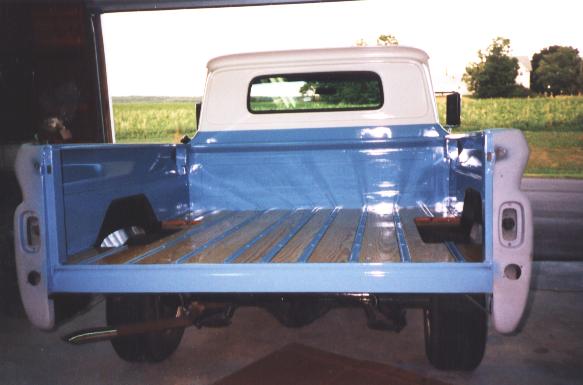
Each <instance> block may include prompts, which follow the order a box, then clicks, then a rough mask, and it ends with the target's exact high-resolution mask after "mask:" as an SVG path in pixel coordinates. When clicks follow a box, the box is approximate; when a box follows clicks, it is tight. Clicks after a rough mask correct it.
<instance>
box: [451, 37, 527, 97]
mask: <svg viewBox="0 0 583 385" xmlns="http://www.w3.org/2000/svg"><path fill="white" fill-rule="evenodd" d="M478 58H479V61H478V62H476V63H471V64H470V65H469V66H467V67H466V72H465V74H464V75H463V78H462V79H463V81H464V82H466V84H467V86H468V90H469V91H471V92H473V93H474V95H475V96H476V97H478V98H494V97H508V96H513V94H514V93H515V92H516V90H517V85H516V75H517V74H518V59H516V58H514V57H511V56H510V40H509V39H506V38H503V37H497V38H495V39H494V40H493V41H492V44H490V46H489V47H488V49H487V50H486V52H483V51H481V50H480V51H478Z"/></svg>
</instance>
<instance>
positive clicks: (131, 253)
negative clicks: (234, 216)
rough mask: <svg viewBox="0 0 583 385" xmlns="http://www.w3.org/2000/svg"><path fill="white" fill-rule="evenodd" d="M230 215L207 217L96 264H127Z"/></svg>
mask: <svg viewBox="0 0 583 385" xmlns="http://www.w3.org/2000/svg"><path fill="white" fill-rule="evenodd" d="M229 215H231V213H230V212H227V211H222V212H217V213H212V214H210V215H208V216H206V217H205V218H204V219H203V220H202V221H201V222H199V223H198V224H196V225H189V226H185V227H184V228H183V229H182V230H179V231H176V232H174V233H172V234H171V235H169V236H166V237H163V238H160V239H158V240H156V241H154V242H150V243H147V244H143V245H134V246H130V247H128V248H127V249H126V250H123V251H121V252H119V253H116V254H113V255H110V256H108V257H106V258H103V259H101V260H98V261H97V262H96V264H99V265H116V264H122V263H126V262H127V261H129V260H131V259H133V258H134V257H136V256H138V255H142V254H144V253H146V252H148V251H149V250H152V249H154V248H156V247H160V246H162V245H164V244H166V243H168V242H172V241H174V240H175V239H177V238H179V237H181V236H183V235H184V234H185V233H186V232H188V231H190V230H191V229H192V228H194V227H199V226H202V224H203V223H205V222H208V221H210V220H218V219H221V218H224V217H227V216H229Z"/></svg>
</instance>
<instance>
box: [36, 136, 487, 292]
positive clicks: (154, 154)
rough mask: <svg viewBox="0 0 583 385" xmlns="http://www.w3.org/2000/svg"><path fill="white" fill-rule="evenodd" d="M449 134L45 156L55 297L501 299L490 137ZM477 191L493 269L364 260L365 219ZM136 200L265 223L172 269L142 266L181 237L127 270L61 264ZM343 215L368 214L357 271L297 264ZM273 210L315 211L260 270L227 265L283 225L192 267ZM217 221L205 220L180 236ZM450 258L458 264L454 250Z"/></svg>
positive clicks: (405, 255) (264, 139)
mask: <svg viewBox="0 0 583 385" xmlns="http://www.w3.org/2000/svg"><path fill="white" fill-rule="evenodd" d="M446 134H447V133H446V132H445V131H444V130H443V129H442V128H441V127H440V126H438V125H402V126H391V127H343V128H320V129H289V130H288V129H286V130H257V131H226V132H199V133H198V134H197V135H196V136H195V137H194V139H193V140H192V141H191V143H189V144H188V145H58V146H45V147H44V149H43V154H44V157H45V159H44V162H45V163H46V165H51V166H52V170H53V172H52V173H51V174H47V175H45V176H44V177H43V183H44V191H45V207H46V213H45V223H46V224H47V227H48V229H51V230H53V231H50V230H49V232H48V234H47V235H46V241H47V250H48V265H49V266H48V269H47V270H48V273H47V279H48V281H49V282H48V286H49V290H50V291H51V292H95V293H107V292H396V293H397V292H398V293H401V292H402V293H406V292H409V293H416V292H452V293H454V292H458V293H468V292H491V290H492V271H491V269H492V265H491V261H492V245H491V242H492V235H491V231H488V229H489V228H491V226H492V212H491V211H492V191H491V189H492V180H491V179H492V165H491V162H488V161H487V159H486V153H487V152H489V151H490V152H491V151H492V149H491V133H489V132H486V133H478V134H468V135H464V136H457V137H446ZM458 149H459V151H458ZM468 188H473V189H475V190H477V191H479V192H480V193H481V194H482V197H483V201H484V213H485V216H484V219H485V224H484V225H485V228H486V231H485V249H484V250H485V262H484V263H459V264H453V263H449V264H447V263H445V264H442V263H431V264H427V263H397V264H395V263H392V264H391V263H383V264H365V263H358V260H359V254H360V249H361V246H362V241H363V237H364V230H365V227H366V219H367V208H368V210H371V211H373V210H375V209H376V210H378V209H379V208H386V207H392V208H394V207H397V206H399V207H404V208H408V207H414V206H417V205H418V202H421V203H422V204H423V205H424V206H426V207H427V208H428V209H429V210H435V209H436V207H438V205H443V204H444V202H452V201H454V202H455V200H457V201H462V200H463V197H464V193H465V191H466V190H467V189H468ZM137 194H144V195H145V196H146V198H147V199H148V201H149V202H150V204H151V205H152V208H153V211H154V214H155V215H156V217H157V218H158V219H159V220H166V219H172V218H176V217H179V216H183V215H186V214H187V213H190V212H197V213H200V212H208V211H213V210H232V211H235V212H238V211H242V210H252V211H257V214H256V215H255V216H252V217H249V218H247V219H246V220H244V221H242V222H241V223H239V224H238V225H234V226H232V227H231V228H230V229H228V230H227V231H225V232H223V233H221V234H219V235H217V236H216V237H214V238H213V239H211V240H210V241H209V242H207V243H205V244H204V245H201V246H199V247H197V248H196V249H194V250H192V251H191V252H189V253H187V254H185V255H183V256H181V257H180V258H179V259H178V260H177V261H176V263H175V264H171V265H136V263H137V262H139V261H141V260H143V259H144V258H146V257H149V256H151V255H154V254H156V253H158V252H160V251H162V250H163V249H165V248H168V247H172V246H173V245H175V244H177V243H178V242H180V240H176V241H173V242H169V243H166V244H165V245H163V246H160V247H158V248H156V249H154V250H151V251H149V252H147V253H144V254H142V255H139V256H136V257H135V258H133V259H132V260H131V261H129V263H128V264H127V265H116V266H102V265H66V264H64V263H65V262H66V260H67V257H68V256H71V255H73V254H75V253H77V252H80V251H84V250H86V249H88V248H90V247H92V246H93V245H95V243H96V241H97V240H96V235H97V233H98V232H99V229H100V226H101V223H102V221H103V218H104V216H105V212H106V210H107V207H108V206H109V204H110V202H111V201H112V200H114V199H118V198H123V197H127V196H132V195H137ZM446 204H449V203H446ZM340 207H342V208H343V209H359V210H361V216H360V218H359V223H358V227H357V230H356V234H355V237H354V240H353V245H352V249H351V253H350V257H349V261H350V262H352V263H348V264H339V263H327V264H319V263H314V264H307V263H301V262H307V261H308V260H309V258H310V256H311V254H312V252H313V251H314V250H315V249H316V247H317V246H318V243H319V242H320V240H321V239H322V237H323V236H324V234H325V233H326V231H327V230H328V229H329V227H330V226H331V224H332V223H333V221H334V219H335V218H336V215H337V214H338V208H340ZM274 209H280V210H286V211H287V212H288V215H291V213H292V212H296V210H306V214H305V215H304V216H302V218H301V219H300V220H299V221H298V222H297V223H296V224H295V226H294V227H293V228H292V229H291V230H290V231H289V232H288V233H287V234H286V235H285V236H283V237H282V238H281V239H280V240H279V242H278V243H277V244H276V245H274V246H273V247H272V248H271V249H270V250H269V251H268V252H267V253H266V254H265V255H263V256H261V259H260V262H259V263H255V264H238V263H230V262H237V258H238V257H240V256H241V255H242V254H243V253H244V251H245V250H248V249H249V248H250V247H252V246H253V245H255V244H257V242H259V241H260V240H261V239H263V238H264V237H265V236H267V235H268V234H269V233H271V232H272V231H275V230H276V229H277V228H278V226H280V225H281V224H282V223H283V221H284V220H285V218H287V217H285V216H282V217H281V218H279V219H278V220H275V222H274V223H272V225H270V226H268V227H267V228H266V229H265V230H264V231H263V232H261V233H260V234H259V235H258V236H256V237H255V238H254V239H253V240H251V241H250V242H249V243H248V244H246V245H245V246H243V247H242V248H241V249H239V250H237V251H235V252H234V253H232V254H231V255H230V256H226V260H225V262H227V263H225V264H198V263H197V264H189V263H185V262H186V261H187V260H189V259H190V258H192V257H193V256H195V255H197V254H198V253H200V252H202V251H203V250H206V249H208V248H209V247H212V246H213V245H216V244H217V243H218V242H221V241H223V240H224V239H226V238H227V237H228V236H230V235H232V234H234V233H235V232H237V231H239V230H242V229H243V231H244V227H245V226H246V225H247V224H249V223H251V222H253V221H254V220H256V219H257V218H258V217H259V216H260V215H262V213H265V212H267V211H269V210H274ZM322 209H329V210H332V211H331V213H330V215H329V216H328V217H327V218H326V220H325V222H324V224H323V225H322V227H321V228H320V229H319V230H318V232H317V233H316V234H315V236H314V238H313V239H312V241H311V242H310V244H309V245H308V246H307V247H306V248H305V249H304V250H303V251H302V253H301V255H300V257H299V259H298V261H297V262H300V263H286V264H283V265H281V264H277V263H269V262H270V261H271V260H272V259H273V258H274V257H275V256H276V255H277V253H278V252H280V251H281V250H282V249H283V248H284V247H285V245H287V244H288V242H289V241H290V240H291V239H292V238H293V237H294V235H296V234H297V233H298V232H299V231H301V229H302V228H303V227H304V226H305V225H306V224H307V223H308V222H309V221H310V219H312V218H313V215H314V214H315V213H316V212H317V211H318V210H322ZM393 214H394V215H393V218H394V221H395V229H396V236H397V241H398V245H399V251H400V253H401V258H402V261H403V262H411V255H410V251H409V249H408V246H407V242H406V239H405V234H404V232H403V228H402V223H401V219H400V217H399V214H398V210H394V213H393ZM218 221H219V220H217V222H218ZM212 224H214V223H213V222H211V223H204V224H203V225H201V226H200V227H197V228H196V230H192V231H190V232H188V235H184V236H183V237H181V238H180V239H184V238H185V237H187V236H189V235H192V234H194V233H195V232H196V231H202V230H204V229H205V228H208V226H211V225H212ZM448 247H449V246H448ZM455 249H457V248H455ZM450 250H452V249H451V248H450ZM113 252H114V251H111V253H113ZM457 252H459V250H457ZM452 255H454V257H455V256H456V255H455V250H453V252H452ZM105 256H106V255H104V254H101V255H99V256H96V257H95V258H94V260H90V261H93V262H95V261H97V259H99V258H104V257H105ZM460 256H462V255H461V253H460V255H458V256H457V257H460ZM462 257H463V256H462ZM250 265H252V266H250Z"/></svg>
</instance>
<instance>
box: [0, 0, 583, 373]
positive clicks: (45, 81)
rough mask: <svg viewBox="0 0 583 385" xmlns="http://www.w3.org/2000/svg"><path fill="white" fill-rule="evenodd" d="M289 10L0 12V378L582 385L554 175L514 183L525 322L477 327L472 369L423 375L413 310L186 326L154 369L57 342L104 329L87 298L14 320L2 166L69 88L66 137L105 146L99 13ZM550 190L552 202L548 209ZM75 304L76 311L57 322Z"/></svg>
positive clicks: (15, 297) (54, 5)
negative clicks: (383, 321) (524, 263)
mask: <svg viewBox="0 0 583 385" xmlns="http://www.w3.org/2000/svg"><path fill="white" fill-rule="evenodd" d="M297 2H306V1H289V0H288V1H286V0H279V1H274V0H272V1H263V0H247V1H246V0H228V1H224V0H215V1H211V0H208V1H207V0H198V1H197V0H175V1H168V2H158V1H154V0H153V1H148V0H121V1H114V0H88V1H85V2H81V1H62V2H48V1H43V2H33V1H20V2H3V3H1V4H0V144H1V145H0V330H2V331H1V332H0V346H1V348H0V383H3V384H44V383H47V384H73V383H84V384H92V383H95V384H103V383H124V384H133V383H136V384H138V383H139V384H144V383H172V384H212V383H217V382H218V383H223V384H227V383H228V384H237V383H248V381H254V382H255V383H279V384H284V383H290V384H292V383H305V384H312V383H313V384H316V383H317V384H337V383H342V384H345V383H358V382H359V381H362V380H363V378H368V377H366V376H367V375H370V376H371V377H370V378H371V380H369V382H372V383H381V382H380V381H381V380H382V381H385V382H383V383H392V382H386V381H394V383H431V382H429V381H432V380H435V381H436V382H435V383H451V384H491V383H497V384H516V383H529V384H549V383H554V384H576V383H582V384H583V296H582V295H581V293H582V292H583V279H581V277H582V276H583V262H581V261H582V260H583V254H582V253H583V251H582V250H583V243H582V241H581V240H580V239H579V238H580V234H581V233H583V198H581V195H582V192H583V182H581V181H557V182H556V183H553V184H552V185H549V187H548V189H547V190H546V191H544V193H541V191H539V190H536V191H535V190H534V189H532V184H533V183H532V180H524V181H523V187H524V189H525V190H526V191H527V193H528V194H529V197H530V199H531V201H532V203H533V207H534V209H535V211H534V212H535V255H534V257H535V260H536V262H535V274H534V278H533V280H532V284H531V287H532V291H531V294H530V301H529V307H528V311H527V315H526V317H525V319H524V321H523V325H522V328H521V331H520V332H519V333H517V334H516V335H512V336H502V335H499V334H497V333H495V332H494V331H493V330H490V332H489V336H488V346H487V349H486V355H485V358H484V361H483V362H482V364H481V365H480V366H479V367H478V369H476V370H475V371H473V372H469V373H463V372H444V371H438V370H436V369H434V368H432V367H431V365H430V364H429V362H428V361H427V359H426V358H425V354H424V349H423V323H422V319H423V317H422V314H421V310H413V311H410V312H409V314H408V325H407V326H406V327H405V328H404V329H403V330H402V331H401V332H399V333H392V332H387V331H380V330H373V329H370V328H367V327H366V322H367V320H366V318H365V317H364V315H363V313H362V311H361V310H360V309H333V310H331V311H330V312H328V313H327V314H326V315H325V316H324V317H322V318H321V319H319V320H317V321H316V322H314V323H312V324H310V325H308V326H305V327H303V328H285V327H284V326H282V325H281V324H280V323H278V322H277V320H275V319H274V318H273V317H272V316H271V315H270V314H269V313H268V312H266V311H265V310H263V309H259V308H242V309H240V310H238V311H237V314H236V316H235V317H234V319H233V322H232V324H231V325H230V327H228V328H201V329H197V328H189V329H187V330H186V333H185V336H184V341H183V343H182V344H181V346H180V348H179V349H178V351H177V352H176V353H175V354H174V355H173V356H172V357H171V358H170V359H168V360H166V361H164V362H162V363H158V364H130V363H127V362H124V361H122V360H120V359H119V358H118V357H117V355H115V354H114V352H113V350H112V347H111V345H110V344H109V343H106V342H101V343H96V344H90V345H83V346H72V345H69V344H66V343H65V342H63V341H62V339H61V338H62V337H63V336H64V335H67V334H68V333H70V332H73V331H75V330H79V329H82V328H84V327H87V326H88V325H95V326H98V325H102V324H103V323H104V312H105V311H104V305H105V304H104V301H103V298H100V297H97V298H85V297H79V298H76V297H73V298H70V297H69V298H63V299H62V301H60V302H59V303H58V305H59V306H61V307H62V309H63V310H62V312H61V314H62V315H63V317H62V318H63V319H62V320H61V321H62V322H61V323H60V324H59V326H58V328H57V329H56V330H54V331H52V332H43V331H39V330H36V329H34V328H33V327H32V326H31V325H30V324H29V323H28V321H27V319H26V316H25V315H24V312H23V309H22V307H21V305H20V299H19V293H18V287H17V282H16V273H15V264H14V250H13V229H12V226H13V225H12V224H13V212H14V209H15V207H16V205H18V203H19V202H20V201H21V198H22V197H21V193H20V189H19V187H18V182H17V181H16V177H15V175H14V159H15V156H16V152H17V150H18V148H19V145H20V144H22V143H28V142H32V141H33V140H34V136H35V133H36V131H37V129H38V127H39V125H40V124H41V123H42V120H43V118H44V117H45V116H47V115H50V114H51V113H52V110H53V109H54V108H55V107H54V104H55V103H52V101H54V100H56V99H59V98H61V99H62V98H67V97H68V95H69V94H70V93H71V92H73V93H75V103H76V106H75V107H76V108H75V109H74V110H75V113H74V114H73V115H72V116H70V119H71V122H72V124H73V125H74V126H75V127H78V128H79V129H78V130H77V131H76V140H77V141H78V142H83V143H110V142H112V140H113V139H112V130H111V126H110V123H109V122H110V118H109V117H110V106H109V96H108V94H107V72H106V69H105V62H104V54H103V43H102V41H101V25H100V14H101V13H103V12H116V11H130V10H153V9H160V8H198V7H213V6H228V5H237V6H241V5H259V4H262V3H264V4H274V3H297ZM71 90H73V91H71ZM68 93H69V94H68ZM553 194H555V196H557V197H558V198H557V199H556V200H557V201H561V200H564V202H565V203H564V204H560V205H553V204H551V203H549V201H553V200H549V199H548V197H549V196H552V195H553ZM565 197H568V199H566V198H565ZM537 210H538V211H537ZM547 211H553V212H555V214H556V215H557V216H558V217H559V218H560V217H561V216H562V215H563V214H564V215H565V217H567V216H569V220H568V221H563V222H561V221H560V220H559V221H558V222H552V225H551V227H552V228H553V229H552V230H550V231H547V227H545V226H549V223H550V222H549V220H548V218H547V217H546V215H547V213H546V212H547ZM567 213H569V215H567ZM557 223H558V224H557ZM577 234H579V235H577ZM565 239H568V240H569V241H568V242H564V241H563V240H565ZM80 305H83V306H80ZM80 308H83V309H84V310H83V312H82V313H81V314H80V315H78V316H77V317H74V318H73V317H70V316H71V313H76V312H77V311H78V310H79V309H80ZM278 354H279V355H281V356H282V357H286V359H287V360H288V361H287V364H286V365H284V364H281V362H280V363H277V362H279V361H277V360H276V359H275V358H277V357H278ZM266 357H267V358H266ZM274 357H275V358H274ZM254 363H255V366H253V365H254ZM258 363H262V364H261V365H259V364H258ZM270 365H271V366H270ZM277 365H280V366H277ZM375 365H376V366H375ZM378 365H381V366H383V367H380V366H378ZM347 368H348V369H347ZM350 368H352V369H350ZM363 368H368V369H363ZM359 370H360V371H359ZM391 370H392V371H391ZM371 373H372V374H371ZM375 373H376V374H375ZM238 375H239V376H240V377H237V376H238ZM245 376H247V377H245ZM351 376H352V377H351ZM267 379H268V380H267ZM374 381H377V382H374ZM398 381H401V382H398ZM422 381H426V382H422ZM438 381H441V382H438Z"/></svg>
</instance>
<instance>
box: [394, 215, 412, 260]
mask: <svg viewBox="0 0 583 385" xmlns="http://www.w3.org/2000/svg"><path fill="white" fill-rule="evenodd" d="M393 222H394V223H395V234H396V236H397V245H398V246H399V254H401V262H405V263H407V262H411V253H410V252H409V245H407V240H406V239H405V232H404V231H403V223H401V216H400V215H399V210H398V209H395V210H394V211H393Z"/></svg>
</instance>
